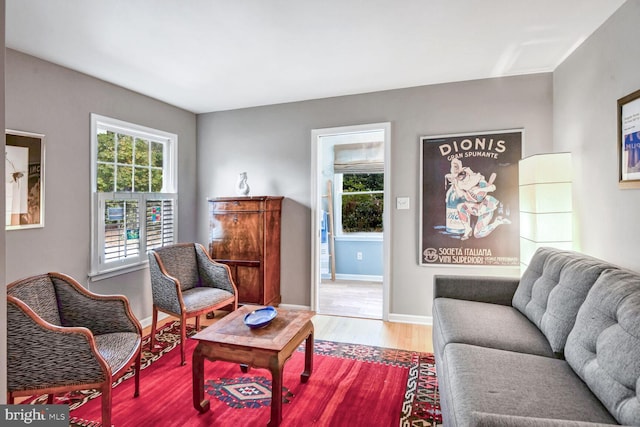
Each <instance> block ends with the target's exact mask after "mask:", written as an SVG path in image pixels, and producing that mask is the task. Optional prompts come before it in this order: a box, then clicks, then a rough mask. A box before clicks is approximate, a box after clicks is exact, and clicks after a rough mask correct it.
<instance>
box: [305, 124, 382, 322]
mask: <svg viewBox="0 0 640 427" xmlns="http://www.w3.org/2000/svg"><path fill="white" fill-rule="evenodd" d="M390 129H391V125H390V123H374V124H366V125H357V126H344V127H337V128H327V129H314V130H313V131H312V132H311V139H312V168H311V169H312V171H311V174H312V175H311V183H312V188H311V195H312V198H311V200H312V209H311V210H312V212H311V217H312V227H311V228H312V239H311V240H312V269H311V270H312V279H311V306H312V309H313V310H315V311H316V312H317V313H319V314H333V315H341V316H352V317H366V318H375V319H383V320H388V316H389V287H390V286H389V277H390V274H389V266H390V261H389V259H390V257H389V253H390V249H389V247H390V244H389V242H390V239H389V230H390V228H389V224H390V205H391V204H390V196H389V193H390V188H391V187H390V171H389V169H390V168H389V162H388V159H389V152H390Z"/></svg>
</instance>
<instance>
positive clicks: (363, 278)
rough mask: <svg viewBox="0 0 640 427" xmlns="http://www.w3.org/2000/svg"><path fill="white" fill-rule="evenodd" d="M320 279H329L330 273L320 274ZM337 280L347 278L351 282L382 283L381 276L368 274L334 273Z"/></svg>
mask: <svg viewBox="0 0 640 427" xmlns="http://www.w3.org/2000/svg"><path fill="white" fill-rule="evenodd" d="M322 279H324V280H330V279H331V275H324V274H323V275H322ZM336 279H337V280H348V281H352V282H380V283H382V276H370V275H365V274H336Z"/></svg>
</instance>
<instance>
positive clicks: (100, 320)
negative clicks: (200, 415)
mask: <svg viewBox="0 0 640 427" xmlns="http://www.w3.org/2000/svg"><path fill="white" fill-rule="evenodd" d="M7 325H8V328H7V394H8V399H7V400H8V402H9V403H13V401H14V398H15V397H18V396H29V395H33V394H48V395H49V398H48V401H49V403H52V402H53V396H54V394H56V393H60V392H65V391H72V390H83V389H91V388H99V389H101V391H102V423H103V425H105V426H110V425H111V386H112V383H113V381H115V380H116V379H118V378H119V377H121V376H122V375H124V374H125V373H126V372H127V370H128V369H127V368H128V367H129V366H130V365H131V364H132V363H135V392H134V396H138V394H139V384H140V361H141V343H142V327H141V326H140V323H139V322H138V320H137V319H136V318H135V316H134V315H133V313H132V312H131V309H130V307H129V302H128V300H127V299H126V297H124V296H120V295H111V296H105V295H97V294H93V293H91V292H89V291H88V290H86V289H85V288H83V287H82V286H81V285H80V284H79V283H78V282H76V281H75V280H74V279H72V278H71V277H69V276H66V275H63V274H60V273H48V274H43V275H39V276H34V277H29V278H26V279H22V280H18V281H16V282H13V283H10V284H9V285H8V286H7Z"/></svg>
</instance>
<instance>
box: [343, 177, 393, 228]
mask: <svg viewBox="0 0 640 427" xmlns="http://www.w3.org/2000/svg"><path fill="white" fill-rule="evenodd" d="M354 173H355V174H360V173H361V174H365V173H381V174H383V175H384V172H349V174H354ZM343 176H344V173H342V172H337V173H334V180H333V186H334V189H333V194H334V195H335V196H334V211H335V213H336V215H335V234H336V239H339V240H342V239H344V238H349V240H357V239H363V240H382V237H383V233H384V231H344V230H343V229H342V196H343V195H345V194H346V195H349V194H382V195H383V196H384V189H382V190H376V191H347V192H344V191H343ZM383 218H384V214H383V215H382V217H381V219H383Z"/></svg>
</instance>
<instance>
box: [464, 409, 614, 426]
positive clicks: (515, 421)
mask: <svg viewBox="0 0 640 427" xmlns="http://www.w3.org/2000/svg"><path fill="white" fill-rule="evenodd" d="M471 418H472V420H471V423H470V424H469V425H471V426H474V427H597V426H610V424H601V423H592V422H588V421H574V420H559V419H551V418H535V417H521V416H516V415H502V414H490V413H486V412H473V413H472V416H471Z"/></svg>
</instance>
